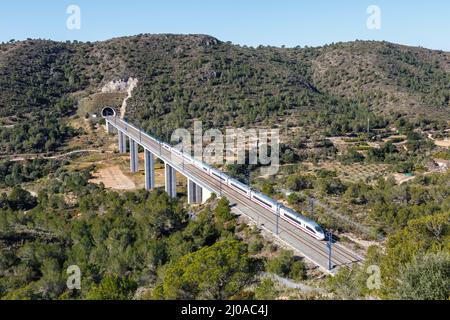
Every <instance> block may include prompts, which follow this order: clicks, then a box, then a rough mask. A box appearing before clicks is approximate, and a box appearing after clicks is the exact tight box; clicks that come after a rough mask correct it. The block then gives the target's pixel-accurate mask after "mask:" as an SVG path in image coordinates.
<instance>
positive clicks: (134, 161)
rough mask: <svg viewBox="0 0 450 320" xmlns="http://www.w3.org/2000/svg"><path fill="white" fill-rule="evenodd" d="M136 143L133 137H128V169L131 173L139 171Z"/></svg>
mask: <svg viewBox="0 0 450 320" xmlns="http://www.w3.org/2000/svg"><path fill="white" fill-rule="evenodd" d="M138 147H139V146H138V144H137V142H136V141H134V140H133V139H130V171H131V172H132V173H135V172H138V171H139V154H138Z"/></svg>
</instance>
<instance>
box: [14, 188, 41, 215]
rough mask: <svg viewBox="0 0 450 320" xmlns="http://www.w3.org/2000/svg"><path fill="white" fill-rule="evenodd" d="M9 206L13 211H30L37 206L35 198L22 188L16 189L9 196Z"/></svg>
mask: <svg viewBox="0 0 450 320" xmlns="http://www.w3.org/2000/svg"><path fill="white" fill-rule="evenodd" d="M8 204H9V206H10V207H11V209H13V210H30V209H32V208H33V207H34V206H36V204H37V200H36V198H35V197H33V196H32V195H31V193H29V192H28V191H26V190H24V189H22V187H20V186H17V187H14V188H13V190H12V191H11V193H10V194H9V196H8Z"/></svg>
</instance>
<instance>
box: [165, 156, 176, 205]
mask: <svg viewBox="0 0 450 320" xmlns="http://www.w3.org/2000/svg"><path fill="white" fill-rule="evenodd" d="M165 171H166V192H167V194H168V195H169V197H171V198H175V197H176V196H177V177H176V171H175V169H174V168H173V167H172V166H170V165H169V164H168V163H167V162H166V165H165Z"/></svg>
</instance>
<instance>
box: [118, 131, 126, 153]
mask: <svg viewBox="0 0 450 320" xmlns="http://www.w3.org/2000/svg"><path fill="white" fill-rule="evenodd" d="M126 152H127V136H126V135H125V134H124V133H123V132H122V131H119V153H121V154H124V153H126Z"/></svg>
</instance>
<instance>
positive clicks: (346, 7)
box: [0, 0, 450, 51]
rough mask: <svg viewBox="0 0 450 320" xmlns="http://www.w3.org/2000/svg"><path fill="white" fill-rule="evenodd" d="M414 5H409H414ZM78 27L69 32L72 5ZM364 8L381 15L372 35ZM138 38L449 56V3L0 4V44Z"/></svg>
mask: <svg viewBox="0 0 450 320" xmlns="http://www.w3.org/2000/svg"><path fill="white" fill-rule="evenodd" d="M411 2H412V3H411ZM71 4H74V5H78V6H79V8H80V9H81V29H79V30H69V29H68V28H67V27H66V20H67V19H68V17H69V15H68V14H67V13H66V9H67V7H68V6H69V5H71ZM369 5H377V6H378V7H379V8H380V9H381V29H380V30H370V29H368V28H367V25H366V21H367V19H368V17H369V15H368V14H367V12H366V10H367V8H368V6H369ZM139 33H184V34H187V33H201V34H209V35H212V36H215V37H217V38H219V39H220V40H223V41H231V42H233V43H237V44H241V45H249V46H257V45H260V44H262V45H274V46H281V45H286V46H288V47H292V46H297V45H300V46H305V45H308V46H318V45H323V44H327V43H331V42H339V41H352V40H355V39H364V40H367V39H370V40H387V41H391V42H396V43H401V44H408V45H414V46H418V45H420V46H423V47H427V48H432V49H442V50H446V51H450V38H449V36H448V35H449V34H450V1H446V0H429V1H420V2H419V1H406V0H395V1H392V0H391V1H385V0H370V1H366V0H340V1H336V0H314V1H304V0H277V1H276V0H184V1H183V0H161V1H156V0H153V1H152V0H147V1H144V0H121V1H118V0H72V1H66V0H40V1H36V0H28V1H27V0H12V1H7V0H2V1H1V2H0V41H8V40H10V39H16V40H23V39H26V38H45V39H53V40H81V41H95V40H105V39H109V38H113V37H118V36H124V35H134V34H139Z"/></svg>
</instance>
